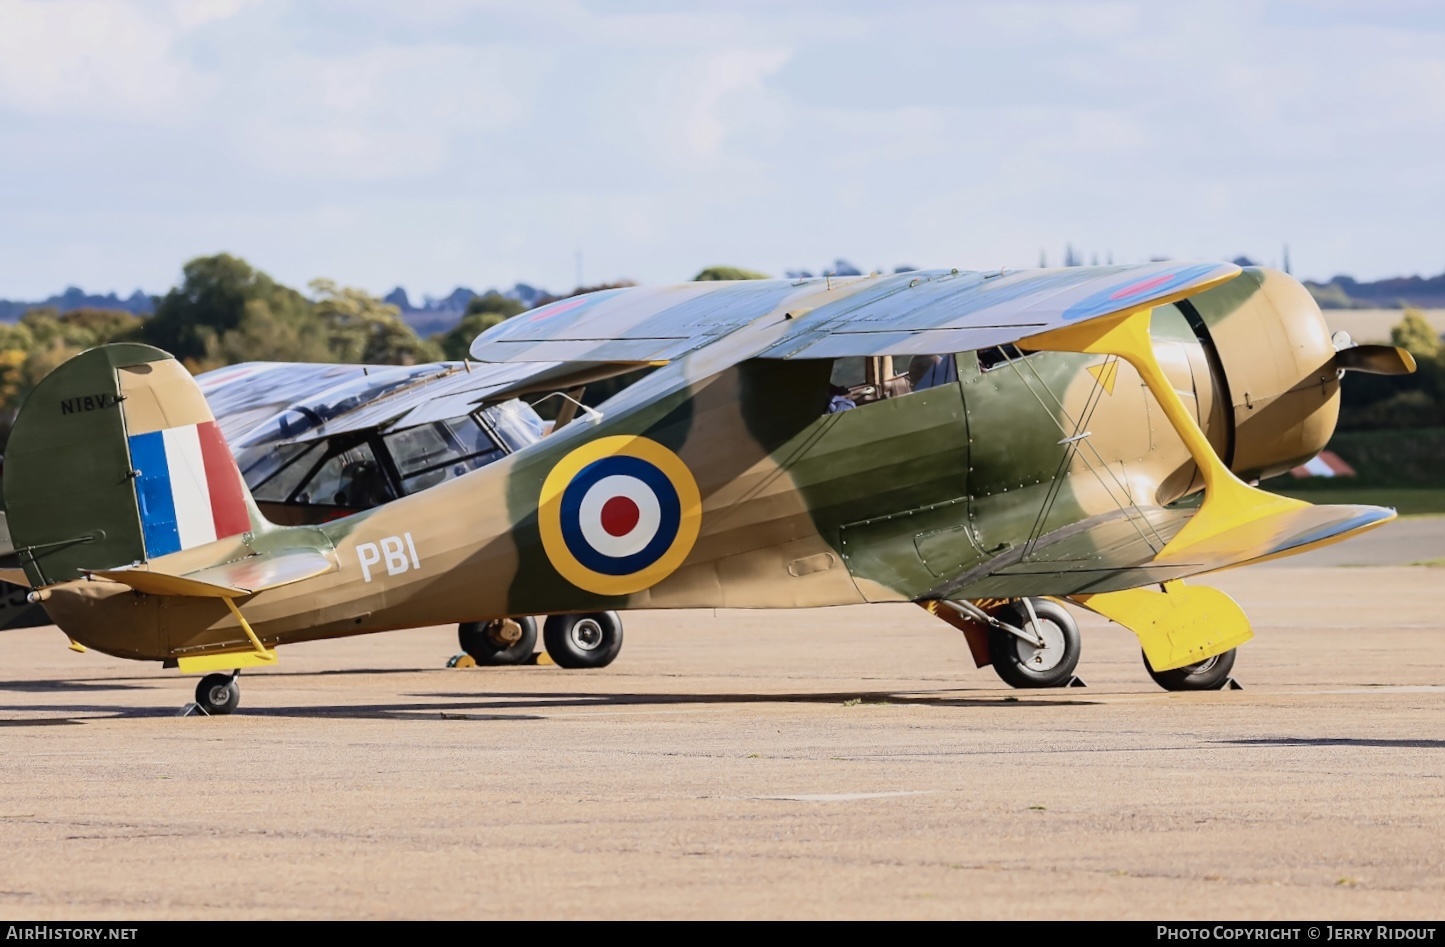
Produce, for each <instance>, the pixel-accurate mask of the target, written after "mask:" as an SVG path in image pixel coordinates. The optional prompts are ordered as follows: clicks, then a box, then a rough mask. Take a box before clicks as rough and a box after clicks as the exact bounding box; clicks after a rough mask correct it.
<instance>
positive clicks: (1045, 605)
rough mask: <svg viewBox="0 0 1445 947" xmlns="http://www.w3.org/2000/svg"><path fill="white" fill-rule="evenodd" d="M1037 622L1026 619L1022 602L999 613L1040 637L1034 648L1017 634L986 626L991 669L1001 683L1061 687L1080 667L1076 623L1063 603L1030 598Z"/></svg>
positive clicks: (1020, 685)
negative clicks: (1040, 643) (1040, 644)
mask: <svg viewBox="0 0 1445 947" xmlns="http://www.w3.org/2000/svg"><path fill="white" fill-rule="evenodd" d="M1029 603H1030V604H1031V605H1033V609H1034V615H1036V616H1037V617H1038V621H1037V623H1035V622H1033V621H1031V620H1030V619H1029V613H1028V609H1026V608H1024V607H1023V605H1022V604H1018V605H1009V606H1008V607H1006V608H1004V609H1002V610H1001V611H1000V612H999V613H998V618H999V619H1000V620H1001V621H1004V622H1007V623H1009V624H1010V625H1014V626H1016V627H1019V628H1022V629H1023V630H1024V631H1032V632H1034V633H1035V634H1037V635H1038V636H1039V637H1040V638H1042V639H1043V642H1044V646H1043V647H1042V648H1040V647H1037V646H1036V645H1034V644H1033V643H1031V642H1028V641H1025V640H1023V639H1022V638H1020V637H1018V636H1017V635H1014V634H1011V633H1009V632H1007V631H1003V630H1001V629H998V628H990V629H989V638H988V648H989V654H990V656H991V657H992V659H993V669H994V670H995V671H997V672H998V676H999V677H1001V678H1003V680H1004V683H1006V684H1009V685H1010V686H1013V687H1063V686H1064V685H1065V684H1067V683H1069V681H1070V679H1072V678H1073V676H1074V668H1076V667H1078V666H1079V651H1080V650H1081V642H1080V640H1079V626H1078V625H1077V624H1076V623H1075V622H1074V618H1073V616H1072V615H1070V614H1069V612H1068V610H1067V609H1065V608H1064V606H1062V605H1060V604H1059V603H1057V602H1051V601H1049V600H1048V599H1039V598H1035V599H1029Z"/></svg>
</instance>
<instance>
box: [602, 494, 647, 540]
mask: <svg viewBox="0 0 1445 947" xmlns="http://www.w3.org/2000/svg"><path fill="white" fill-rule="evenodd" d="M640 519H642V511H641V510H639V509H638V508H637V502H636V501H635V500H633V499H632V498H631V497H613V498H612V499H610V500H608V501H607V502H606V503H604V504H602V528H603V529H605V530H606V531H607V535H609V536H626V535H627V534H628V533H630V532H632V530H633V529H634V528H636V526H637V521H638V520H640Z"/></svg>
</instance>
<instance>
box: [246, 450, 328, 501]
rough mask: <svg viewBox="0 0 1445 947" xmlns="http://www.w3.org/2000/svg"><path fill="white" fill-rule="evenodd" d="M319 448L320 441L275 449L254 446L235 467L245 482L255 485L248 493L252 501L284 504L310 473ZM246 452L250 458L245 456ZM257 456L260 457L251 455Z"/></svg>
mask: <svg viewBox="0 0 1445 947" xmlns="http://www.w3.org/2000/svg"><path fill="white" fill-rule="evenodd" d="M323 446H324V445H323V444H322V442H320V441H311V442H310V443H306V444H283V445H282V446H281V447H279V448H275V449H272V448H268V447H255V448H251V451H250V452H246V453H242V455H241V457H240V462H239V466H240V467H241V471H242V473H243V475H244V477H245V479H246V482H247V483H248V484H250V483H254V484H256V486H255V487H254V488H253V489H252V491H251V492H252V494H253V495H254V496H255V497H256V499H258V500H265V501H268V502H272V503H285V502H286V501H287V500H289V499H290V498H291V494H293V493H295V492H296V488H297V487H299V486H300V485H301V481H302V480H303V479H305V477H306V475H307V474H308V473H310V472H311V468H312V467H314V466H316V461H317V460H319V459H320V458H321V449H322V447H323ZM247 453H250V454H251V456H250V457H248V456H247ZM258 453H259V454H260V456H259V457H257V456H255V455H256V454H258ZM248 461H249V466H248V465H247V462H248ZM273 461H274V463H273ZM277 471H279V473H278V472H277Z"/></svg>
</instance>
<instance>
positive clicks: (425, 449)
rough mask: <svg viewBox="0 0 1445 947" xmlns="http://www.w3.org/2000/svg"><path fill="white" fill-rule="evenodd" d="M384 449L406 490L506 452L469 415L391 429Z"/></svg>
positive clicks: (413, 490) (434, 482)
mask: <svg viewBox="0 0 1445 947" xmlns="http://www.w3.org/2000/svg"><path fill="white" fill-rule="evenodd" d="M386 449H387V451H388V452H390V454H391V459H392V461H393V462H394V463H395V464H396V469H397V471H398V472H399V473H400V474H401V486H402V490H403V491H404V492H406V493H419V492H421V491H422V490H425V489H426V488H427V487H434V486H436V485H437V484H439V483H443V482H445V481H447V480H452V479H454V478H456V477H460V476H461V475H462V474H464V473H467V472H468V471H471V470H476V469H477V468H478V467H484V466H486V465H487V464H490V463H491V462H492V461H494V460H498V459H500V458H501V457H502V456H504V454H505V453H506V452H505V451H503V450H502V448H501V447H500V446H499V445H498V444H497V443H496V442H495V441H494V440H492V437H491V435H490V434H489V433H488V432H487V430H486V428H484V427H482V425H481V424H480V423H479V422H478V421H477V419H476V418H474V417H472V416H470V415H468V416H467V417H463V418H453V419H452V420H450V421H437V422H434V423H432V424H422V425H419V426H417V427H411V428H407V429H406V430H404V431H393V432H391V433H390V434H387V435H386Z"/></svg>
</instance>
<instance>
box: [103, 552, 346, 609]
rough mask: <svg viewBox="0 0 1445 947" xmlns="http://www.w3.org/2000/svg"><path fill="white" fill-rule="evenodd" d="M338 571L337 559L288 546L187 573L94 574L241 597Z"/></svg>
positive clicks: (175, 590) (178, 591) (175, 591)
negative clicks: (277, 550) (288, 547)
mask: <svg viewBox="0 0 1445 947" xmlns="http://www.w3.org/2000/svg"><path fill="white" fill-rule="evenodd" d="M335 571H336V563H335V562H333V561H332V560H331V559H329V558H328V557H326V556H324V555H322V554H321V553H319V552H316V551H315V550H312V549H287V550H283V551H281V552H275V553H266V554H263V555H259V556H250V557H247V558H245V559H238V560H237V561H235V562H228V563H225V564H224V565H219V566H211V567H210V568H207V569H198V570H197V571H195V572H188V573H186V574H184V575H171V574H169V573H165V572H157V571H155V570H153V569H148V568H145V567H142V566H137V567H132V568H127V569H96V570H94V571H93V572H91V573H90V574H91V575H94V576H99V577H100V578H103V579H110V580H111V581H113V582H119V583H121V584H122V585H128V586H130V587H131V588H133V589H135V590H136V591H137V592H145V593H146V594H148V595H187V596H192V597H195V598H238V597H240V596H243V595H251V594H253V593H256V592H262V591H265V590H266V589H274V588H278V587H280V586H283V585H290V584H291V583H292V582H300V581H301V580H302V579H310V578H312V577H314V576H318V575H325V574H326V573H328V572H335Z"/></svg>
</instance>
